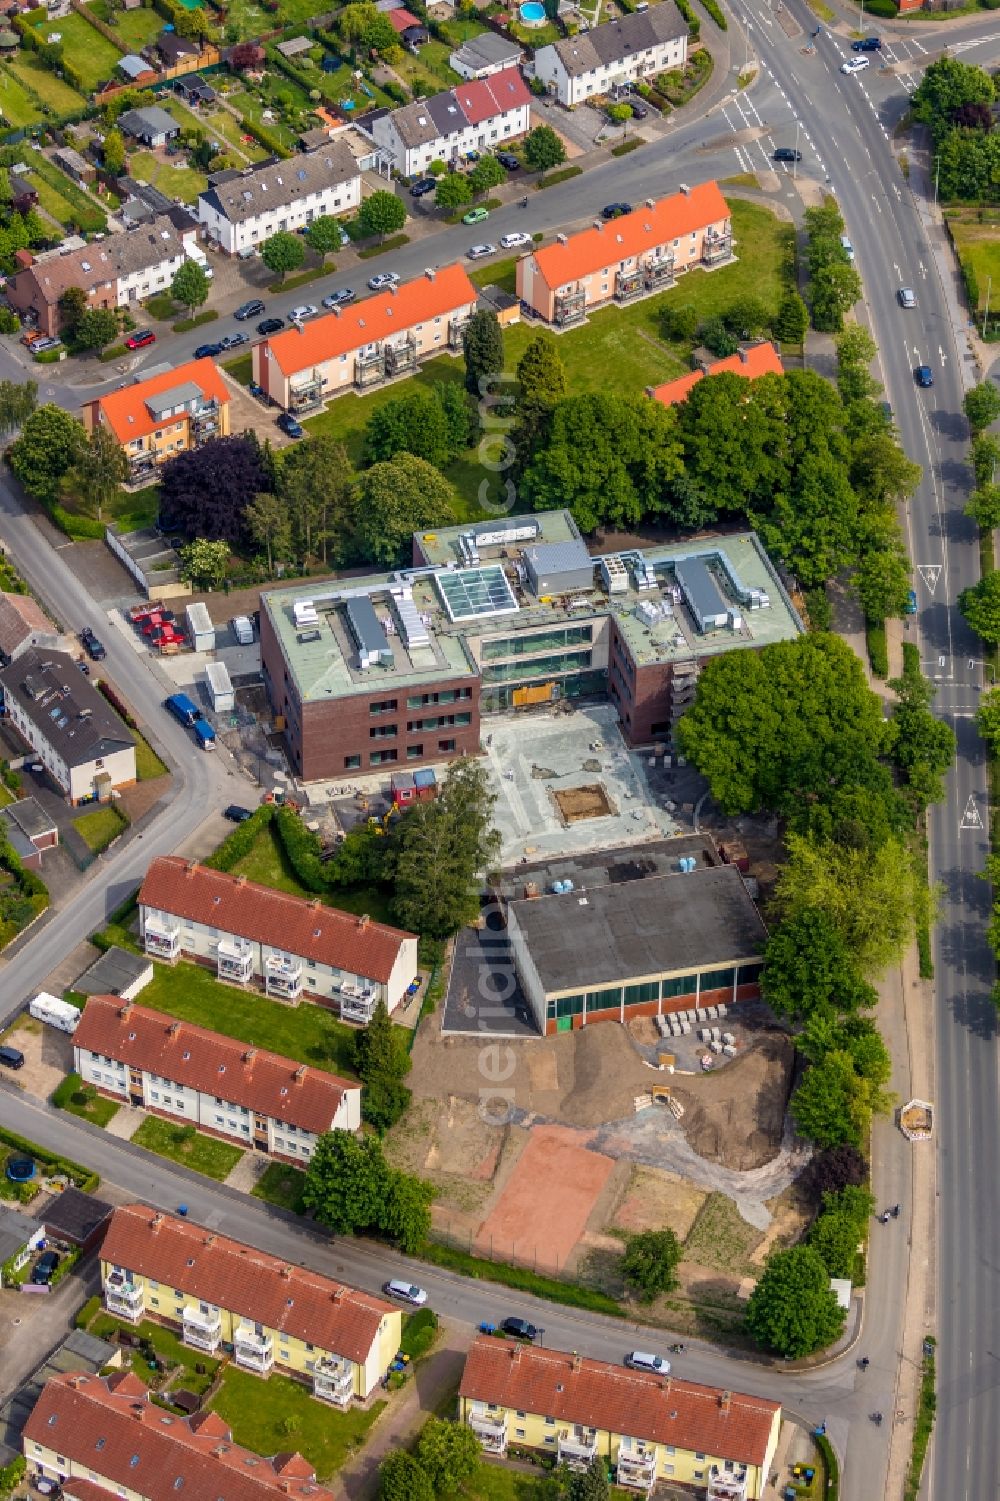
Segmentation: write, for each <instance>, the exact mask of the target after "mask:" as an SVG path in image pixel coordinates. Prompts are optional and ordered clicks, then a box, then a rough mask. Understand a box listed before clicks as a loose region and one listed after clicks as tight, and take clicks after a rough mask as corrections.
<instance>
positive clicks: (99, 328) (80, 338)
mask: <svg viewBox="0 0 1000 1501" xmlns="http://www.w3.org/2000/svg"><path fill="white" fill-rule="evenodd" d="M118 333H119V329H118V317H117V314H115V313H114V312H112V310H111V309H110V308H102V307H91V308H87V310H86V312H85V313H83V314H82V315H81V317H80V320H79V322H78V323H77V325H76V335H75V338H74V343H75V344H76V346H77V348H78V349H104V348H105V347H106V346H107V345H108V344H113V343H114V341H115V340H116V339H117V337H118Z"/></svg>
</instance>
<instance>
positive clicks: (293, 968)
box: [264, 954, 302, 1001]
mask: <svg viewBox="0 0 1000 1501" xmlns="http://www.w3.org/2000/svg"><path fill="white" fill-rule="evenodd" d="M264 994H265V995H274V996H277V997H278V998H279V1000H282V1001H294V1000H296V999H297V998H298V997H299V996H300V995H301V994H302V965H301V963H300V961H299V960H298V959H293V958H291V956H290V955H287V954H268V956H267V958H266V959H265V960H264Z"/></svg>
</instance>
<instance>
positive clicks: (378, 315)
mask: <svg viewBox="0 0 1000 1501" xmlns="http://www.w3.org/2000/svg"><path fill="white" fill-rule="evenodd" d="M476 298H477V293H476V289H475V287H474V286H473V285H472V283H471V281H470V280H469V278H468V275H467V274H466V271H465V268H464V266H461V265H458V264H455V265H452V266H444V267H442V268H441V269H440V270H438V271H432V270H428V271H426V272H425V273H424V275H423V276H420V277H417V278H415V280H413V281H408V282H402V283H399V284H397V285H396V286H394V287H392V288H391V289H390V290H389V291H388V292H383V293H380V294H379V295H378V296H376V297H368V298H366V299H365V300H364V301H363V302H357V303H353V304H351V305H350V306H349V307H343V308H337V309H335V310H334V311H333V312H332V313H330V314H328V316H327V317H325V318H314V319H312V320H311V322H309V323H303V324H299V325H297V326H296V327H295V328H289V329H285V330H284V331H283V332H282V333H279V334H274V335H272V336H271V337H270V338H268V339H263V340H262V341H261V342H260V343H259V344H255V345H254V346H253V350H252V351H251V355H252V360H253V378H254V380H255V382H256V383H257V385H259V386H260V387H261V389H262V390H264V391H266V392H267V394H268V396H269V397H270V398H271V400H272V401H276V402H277V403H278V405H279V406H282V407H284V408H285V410H286V411H289V412H292V413H294V414H295V415H296V416H298V415H301V414H303V413H308V412H315V411H317V410H318V409H319V408H320V407H321V406H323V405H324V403H325V402H327V401H329V400H330V399H331V398H332V397H334V396H339V395H341V393H342V392H344V391H351V390H355V391H367V390H370V389H371V388H372V387H373V386H379V385H381V384H382V383H383V382H384V381H386V380H391V379H393V378H395V377H397V376H401V375H410V374H412V373H413V371H415V370H416V368H417V366H418V365H419V363H420V361H421V360H424V359H427V358H429V357H430V356H431V355H436V354H445V353H448V352H451V353H458V352H459V351H460V350H461V348H462V344H463V340H464V337H465V329H466V326H467V324H468V322H469V319H470V318H471V317H472V314H473V313H474V312H475V310H476Z"/></svg>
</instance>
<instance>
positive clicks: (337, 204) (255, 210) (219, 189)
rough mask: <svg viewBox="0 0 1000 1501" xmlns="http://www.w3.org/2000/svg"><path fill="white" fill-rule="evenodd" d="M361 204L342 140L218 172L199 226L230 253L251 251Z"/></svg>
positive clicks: (203, 196) (204, 197) (201, 199)
mask: <svg viewBox="0 0 1000 1501" xmlns="http://www.w3.org/2000/svg"><path fill="white" fill-rule="evenodd" d="M360 202H361V171H360V168H359V167H358V164H357V162H356V160H355V158H354V155H353V153H352V152H351V150H350V149H349V148H348V146H347V145H346V143H345V142H343V141H327V142H325V143H324V144H323V145H321V146H320V147H319V148H318V149H317V150H315V151H307V152H303V153H300V154H299V155H298V156H295V157H293V158H291V159H290V160H288V161H281V160H279V159H277V158H276V157H270V158H269V159H268V160H267V161H263V162H261V163H259V165H257V166H253V167H244V168H243V170H242V171H239V170H237V169H236V168H233V169H232V170H230V171H227V172H217V173H215V174H214V175H213V176H212V177H211V178H210V179H209V184H208V187H207V188H206V189H205V191H204V192H203V193H200V194H199V196H198V222H199V223H200V224H201V225H202V227H203V229H204V230H205V232H206V233H207V234H208V235H209V236H210V237H211V239H213V240H214V241H215V242H216V243H217V244H218V245H219V247H220V249H222V250H224V251H226V253H227V254H228V255H237V254H238V253H239V252H240V251H241V250H247V251H253V250H254V249H256V248H257V247H258V246H259V245H261V244H263V242H264V241H265V240H266V239H268V238H269V237H270V236H271V235H273V234H276V233H278V232H279V231H295V230H297V229H304V228H306V226H307V225H309V224H311V223H312V222H313V220H314V219H319V218H322V217H324V216H328V215H329V216H333V217H336V216H338V215H342V214H349V213H351V212H352V211H353V210H354V209H356V208H357V207H358V204H359V203H360Z"/></svg>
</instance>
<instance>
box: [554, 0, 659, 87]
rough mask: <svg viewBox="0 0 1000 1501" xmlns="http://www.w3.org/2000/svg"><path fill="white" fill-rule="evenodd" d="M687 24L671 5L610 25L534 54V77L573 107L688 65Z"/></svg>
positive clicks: (633, 15)
mask: <svg viewBox="0 0 1000 1501" xmlns="http://www.w3.org/2000/svg"><path fill="white" fill-rule="evenodd" d="M687 48H688V23H687V22H686V21H685V19H684V17H683V16H682V15H681V13H680V11H679V10H678V8H677V6H676V5H674V4H673V3H672V0H663V3H661V4H659V5H653V6H651V7H649V8H648V9H647V10H645V11H638V12H635V13H633V14H632V15H622V16H621V18H620V19H619V20H616V21H605V22H604V23H603V25H601V26H592V27H591V28H590V30H589V31H586V32H583V31H581V32H577V34H576V35H575V36H571V37H566V38H565V39H564V40H562V41H559V42H552V43H550V44H549V45H548V46H547V47H539V49H538V51H537V52H536V53H535V77H536V78H540V79H541V81H542V82H543V83H544V84H545V86H546V88H547V89H548V91H549V93H550V94H554V95H555V97H556V98H557V99H558V100H559V103H560V104H565V105H567V106H568V107H572V106H573V105H576V104H584V103H586V101H587V100H588V99H593V98H595V97H597V96H599V95H604V94H610V93H612V91H613V90H615V89H616V88H618V89H620V88H621V86H622V85H623V84H627V83H635V82H637V81H639V80H641V79H649V78H655V77H656V75H657V73H662V72H664V70H665V69H667V68H683V66H684V64H685V63H686V62H687Z"/></svg>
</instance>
